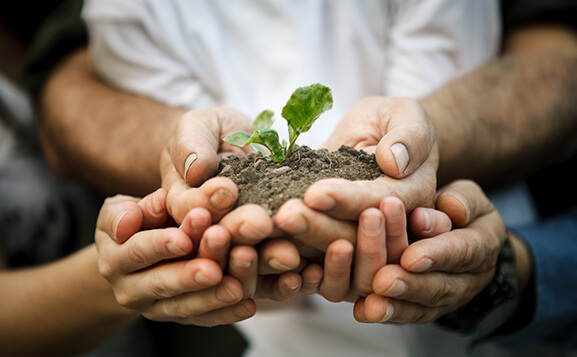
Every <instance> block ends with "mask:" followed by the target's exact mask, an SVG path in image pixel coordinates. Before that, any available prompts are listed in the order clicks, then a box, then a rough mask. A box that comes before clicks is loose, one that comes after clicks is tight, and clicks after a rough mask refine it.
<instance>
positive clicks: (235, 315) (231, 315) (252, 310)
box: [175, 299, 256, 327]
mask: <svg viewBox="0 0 577 357" xmlns="http://www.w3.org/2000/svg"><path fill="white" fill-rule="evenodd" d="M255 314H256V304H255V302H254V300H252V299H247V300H244V301H241V302H239V303H236V304H234V305H232V306H227V307H223V308H221V309H218V310H214V311H210V312H207V313H204V314H202V315H196V316H192V317H184V318H180V319H178V320H176V321H175V322H178V323H180V324H183V325H195V326H204V327H214V326H219V325H229V324H233V323H236V322H240V321H243V320H246V319H248V318H251V317H252V316H254V315H255Z"/></svg>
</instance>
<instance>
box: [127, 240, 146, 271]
mask: <svg viewBox="0 0 577 357" xmlns="http://www.w3.org/2000/svg"><path fill="white" fill-rule="evenodd" d="M130 243H132V242H130ZM127 256H128V259H129V260H130V261H131V262H133V263H136V264H138V265H139V266H146V265H147V260H146V257H145V255H144V254H143V252H142V249H141V247H140V246H139V245H137V244H129V245H128V252H127Z"/></svg>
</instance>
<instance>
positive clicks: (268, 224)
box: [219, 204, 274, 245]
mask: <svg viewBox="0 0 577 357" xmlns="http://www.w3.org/2000/svg"><path fill="white" fill-rule="evenodd" d="M219 225H221V226H223V227H224V228H226V230H228V231H229V232H230V234H231V235H232V237H233V243H234V244H246V245H255V244H257V243H258V242H260V241H261V240H263V239H264V238H266V237H268V236H270V235H271V234H272V232H273V228H274V226H273V221H272V218H271V217H270V215H269V214H268V213H267V212H266V210H265V209H264V208H263V207H262V206H260V205H256V204H246V205H242V206H240V207H237V208H235V209H234V210H233V211H232V212H230V213H229V214H227V215H226V216H224V217H223V218H222V220H221V221H220V222H219Z"/></svg>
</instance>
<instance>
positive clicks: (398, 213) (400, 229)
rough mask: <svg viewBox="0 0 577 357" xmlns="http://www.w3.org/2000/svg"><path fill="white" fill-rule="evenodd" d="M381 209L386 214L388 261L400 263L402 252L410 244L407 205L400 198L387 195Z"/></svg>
mask: <svg viewBox="0 0 577 357" xmlns="http://www.w3.org/2000/svg"><path fill="white" fill-rule="evenodd" d="M380 209H381V211H382V212H383V213H384V215H385V230H386V232H387V263H389V264H398V263H399V261H400V260H401V254H402V253H403V251H404V250H405V249H406V248H407V246H408V245H409V236H408V234H407V216H406V214H405V206H404V205H403V202H402V201H401V200H399V199H398V198H396V197H387V198H385V199H384V200H383V201H382V202H381V206H380Z"/></svg>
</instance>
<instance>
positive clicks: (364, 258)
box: [353, 208, 387, 296]
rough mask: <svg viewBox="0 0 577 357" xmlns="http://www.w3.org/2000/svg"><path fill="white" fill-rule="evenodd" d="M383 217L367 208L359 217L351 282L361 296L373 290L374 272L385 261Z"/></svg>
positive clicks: (376, 211)
mask: <svg viewBox="0 0 577 357" xmlns="http://www.w3.org/2000/svg"><path fill="white" fill-rule="evenodd" d="M386 244H387V238H386V234H385V217H384V215H383V213H382V212H381V211H380V210H378V209H376V208H368V209H366V210H365V211H363V213H361V216H360V217H359V228H358V233H357V246H356V250H355V267H354V273H353V274H354V277H353V284H354V287H355V289H356V291H358V292H359V293H360V294H361V295H362V296H366V295H367V294H369V293H370V292H372V291H373V279H374V276H375V274H376V272H377V271H378V270H379V269H380V268H381V267H382V266H383V265H385V264H386V263H387V249H386Z"/></svg>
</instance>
